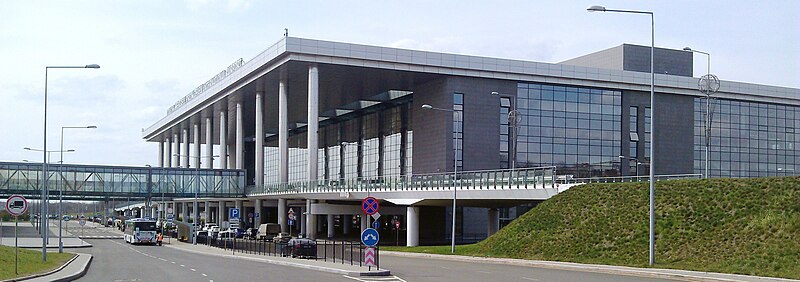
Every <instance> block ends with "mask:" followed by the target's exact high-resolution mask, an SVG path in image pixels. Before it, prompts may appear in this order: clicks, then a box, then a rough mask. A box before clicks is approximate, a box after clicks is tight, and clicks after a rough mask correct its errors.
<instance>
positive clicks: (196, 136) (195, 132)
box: [192, 123, 200, 168]
mask: <svg viewBox="0 0 800 282" xmlns="http://www.w3.org/2000/svg"><path fill="white" fill-rule="evenodd" d="M192 138H193V139H192V140H194V144H192V145H194V150H192V151H193V152H192V155H194V158H193V161H194V165H193V166H192V167H196V168H200V124H199V123H195V124H193V125H192Z"/></svg>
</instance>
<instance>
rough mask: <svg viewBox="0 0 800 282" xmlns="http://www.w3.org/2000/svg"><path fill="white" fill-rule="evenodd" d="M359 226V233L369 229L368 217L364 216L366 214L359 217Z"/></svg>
mask: <svg viewBox="0 0 800 282" xmlns="http://www.w3.org/2000/svg"><path fill="white" fill-rule="evenodd" d="M360 225H361V232H364V230H367V228H369V216H368V215H366V214H362V215H361V222H360Z"/></svg>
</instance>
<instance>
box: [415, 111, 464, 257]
mask: <svg viewBox="0 0 800 282" xmlns="http://www.w3.org/2000/svg"><path fill="white" fill-rule="evenodd" d="M422 108H423V109H425V110H436V111H443V112H451V113H456V114H458V120H459V121H462V122H463V116H462V115H461V112H459V111H456V110H450V109H442V108H436V107H433V106H431V105H428V104H425V105H422ZM453 126H455V125H453ZM454 143H455V142H454ZM456 178H458V150H457V148H455V144H454V145H453V224H452V225H453V226H452V227H453V228H452V231H451V232H450V253H451V254H453V253H455V252H456V199H457V198H458V197H457V196H458V194H457V190H456Z"/></svg>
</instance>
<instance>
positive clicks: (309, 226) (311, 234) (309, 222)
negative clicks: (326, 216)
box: [306, 199, 317, 240]
mask: <svg viewBox="0 0 800 282" xmlns="http://www.w3.org/2000/svg"><path fill="white" fill-rule="evenodd" d="M313 204H314V200H311V199H307V200H306V237H307V238H308V239H312V240H313V239H317V217H316V216H315V215H314V214H313V213H312V211H311V205H313Z"/></svg>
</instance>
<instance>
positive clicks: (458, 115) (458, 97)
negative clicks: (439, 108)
mask: <svg viewBox="0 0 800 282" xmlns="http://www.w3.org/2000/svg"><path fill="white" fill-rule="evenodd" d="M463 119H464V94H462V93H454V94H453V150H454V151H455V158H456V161H455V162H456V166H457V168H458V170H464V122H463Z"/></svg>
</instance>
